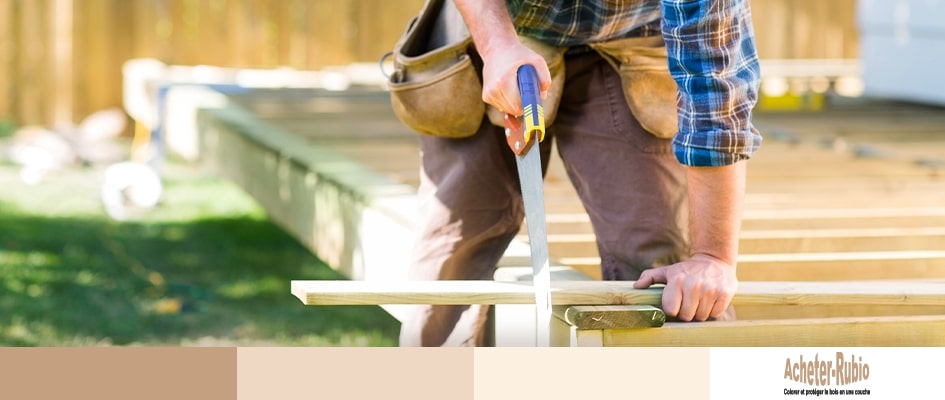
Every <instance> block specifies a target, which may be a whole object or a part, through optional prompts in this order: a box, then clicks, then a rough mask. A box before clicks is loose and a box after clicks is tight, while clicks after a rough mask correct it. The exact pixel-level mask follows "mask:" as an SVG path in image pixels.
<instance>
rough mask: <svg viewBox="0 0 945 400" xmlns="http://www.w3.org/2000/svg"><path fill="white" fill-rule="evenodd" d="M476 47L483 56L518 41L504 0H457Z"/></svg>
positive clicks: (458, 7)
mask: <svg viewBox="0 0 945 400" xmlns="http://www.w3.org/2000/svg"><path fill="white" fill-rule="evenodd" d="M455 1H456V8H457V9H459V13H460V14H462V16H463V20H464V21H466V26H467V27H468V28H469V33H470V35H472V38H473V41H474V42H475V43H476V48H477V50H478V51H479V54H481V55H482V56H483V57H487V56H488V55H489V54H490V53H491V52H493V51H495V50H497V49H501V48H503V47H504V46H506V45H508V43H509V42H512V41H517V36H516V34H515V27H514V26H513V25H512V20H511V19H510V18H509V11H508V9H507V8H506V6H505V1H504V0H455Z"/></svg>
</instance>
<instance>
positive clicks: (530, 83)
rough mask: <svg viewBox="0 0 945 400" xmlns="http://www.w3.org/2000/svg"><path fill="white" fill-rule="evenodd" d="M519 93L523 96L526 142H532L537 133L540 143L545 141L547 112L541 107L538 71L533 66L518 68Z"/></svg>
mask: <svg viewBox="0 0 945 400" xmlns="http://www.w3.org/2000/svg"><path fill="white" fill-rule="evenodd" d="M518 91H519V93H520V94H521V96H522V113H523V114H524V116H523V120H524V121H523V122H524V123H525V142H526V143H528V142H530V141H531V139H532V133H537V135H538V141H539V142H540V141H542V140H545V110H544V109H543V108H542V106H541V87H540V86H539V84H538V71H536V70H535V67H534V66H533V65H531V64H524V65H522V66H520V67H518Z"/></svg>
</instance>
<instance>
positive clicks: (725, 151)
mask: <svg viewBox="0 0 945 400" xmlns="http://www.w3.org/2000/svg"><path fill="white" fill-rule="evenodd" d="M662 10H663V26H662V33H663V38H664V40H665V42H666V50H667V53H668V54H669V68H670V72H671V73H672V74H673V78H674V79H675V80H676V83H677V84H678V86H679V97H678V99H677V101H678V104H679V132H678V133H677V134H676V136H675V138H674V139H673V148H674V152H675V154H676V158H677V160H679V162H680V163H683V164H685V165H690V166H723V165H729V164H733V163H735V162H738V161H740V160H745V159H748V158H750V157H751V155H752V154H753V153H754V152H755V151H756V150H758V148H759V147H760V146H761V135H760V134H759V133H758V131H757V130H756V129H755V127H754V126H753V125H752V123H751V111H752V108H754V105H755V103H756V101H757V98H758V86H759V83H760V67H759V64H758V55H757V51H756V49H755V40H754V32H753V31H752V25H751V11H750V9H749V4H748V0H662Z"/></svg>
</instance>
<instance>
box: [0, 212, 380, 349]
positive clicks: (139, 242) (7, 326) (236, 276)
mask: <svg viewBox="0 0 945 400" xmlns="http://www.w3.org/2000/svg"><path fill="white" fill-rule="evenodd" d="M295 279H343V278H342V277H341V276H340V275H338V274H337V273H336V272H335V271H333V270H331V269H330V268H328V267H327V266H325V265H324V264H323V263H321V262H320V261H319V260H318V259H317V258H316V257H314V256H312V255H311V253H310V252H309V251H308V250H307V249H306V248H304V247H303V246H301V245H300V244H299V243H298V242H297V241H295V240H294V239H293V238H291V237H290V236H289V235H287V234H286V233H285V232H284V231H282V230H281V229H280V228H278V227H277V226H275V225H273V224H272V223H270V222H269V221H266V220H261V219H254V218H251V217H239V218H225V219H199V220H194V221H192V222H180V223H178V222H163V223H162V222H158V223H154V222H150V223H135V222H129V223H117V222H112V221H109V220H102V219H95V218H87V219H83V218H80V217H64V218H60V217H57V218H45V217H42V216H37V215H34V214H28V213H16V212H10V208H9V207H8V206H7V207H4V205H3V204H0V291H2V292H3V293H4V294H3V295H2V296H0V345H6V346H11V345H12V346H84V345H109V344H113V345H144V346H150V345H240V346H246V345H248V346H253V345H267V346H282V345H291V346H393V345H396V332H397V329H398V323H397V321H396V320H394V319H393V318H392V317H390V316H389V315H388V314H387V313H385V312H384V311H383V310H381V309H380V308H378V307H367V306H351V307H322V306H319V307H311V306H304V305H302V304H301V303H300V302H299V301H298V299H296V298H295V297H293V296H292V295H291V294H290V293H289V282H290V281H291V280H295Z"/></svg>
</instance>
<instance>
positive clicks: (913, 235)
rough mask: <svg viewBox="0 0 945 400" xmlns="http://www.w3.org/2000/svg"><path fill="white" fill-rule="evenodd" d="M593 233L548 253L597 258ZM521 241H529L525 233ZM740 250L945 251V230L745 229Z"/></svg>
mask: <svg viewBox="0 0 945 400" xmlns="http://www.w3.org/2000/svg"><path fill="white" fill-rule="evenodd" d="M550 217H551V216H549V219H550ZM590 230H591V229H590V226H589V225H586V226H584V227H582V228H581V229H580V231H581V232H584V233H555V234H549V235H548V251H549V252H550V253H551V254H552V255H553V256H555V257H597V256H598V253H597V252H598V249H597V241H596V235H594V234H593V233H589V232H588V231H590ZM518 238H519V240H522V241H527V239H528V237H527V235H525V234H524V232H523V233H522V235H520V236H518ZM738 249H739V253H740V254H765V253H818V252H827V253H829V252H870V251H919V250H945V227H941V228H939V227H929V228H925V227H918V228H871V229H785V230H745V231H742V234H741V238H740V240H739V245H738Z"/></svg>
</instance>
